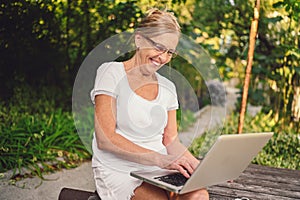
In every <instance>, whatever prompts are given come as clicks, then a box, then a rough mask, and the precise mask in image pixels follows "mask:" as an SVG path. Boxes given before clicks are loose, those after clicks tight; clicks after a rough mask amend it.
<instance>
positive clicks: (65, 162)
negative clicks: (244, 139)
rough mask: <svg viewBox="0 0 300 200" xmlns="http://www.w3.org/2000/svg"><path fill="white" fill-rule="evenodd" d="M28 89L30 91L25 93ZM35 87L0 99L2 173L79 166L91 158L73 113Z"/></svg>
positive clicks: (17, 91) (43, 170)
mask: <svg viewBox="0 0 300 200" xmlns="http://www.w3.org/2000/svg"><path fill="white" fill-rule="evenodd" d="M24 91H26V92H24ZM50 93H51V92H48V93H40V94H38V92H36V91H33V90H32V88H27V87H26V86H25V87H23V88H19V89H17V90H15V94H14V96H13V98H12V99H11V100H10V101H9V103H7V104H5V103H4V102H0V138H1V140H0V172H4V171H7V170H10V169H14V171H15V172H16V171H17V170H18V171H19V172H20V173H21V169H22V168H23V167H25V168H27V169H29V170H30V171H31V172H32V173H34V174H37V175H39V176H42V172H46V171H53V170H55V169H58V168H69V167H74V166H76V164H77V163H79V162H81V161H83V160H84V159H87V158H90V155H89V154H88V152H87V151H86V149H85V147H84V145H82V143H81V141H80V138H79V136H78V134H77V132H76V128H75V126H74V122H73V117H72V113H71V112H70V111H66V110H65V109H62V108H61V107H57V106H56V105H55V102H54V101H53V100H52V99H51V98H48V97H47V94H50Z"/></svg>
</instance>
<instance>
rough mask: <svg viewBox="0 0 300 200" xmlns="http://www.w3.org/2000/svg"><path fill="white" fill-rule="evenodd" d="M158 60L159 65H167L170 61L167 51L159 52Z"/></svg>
mask: <svg viewBox="0 0 300 200" xmlns="http://www.w3.org/2000/svg"><path fill="white" fill-rule="evenodd" d="M159 59H160V61H161V63H167V62H169V61H170V56H169V54H168V51H165V52H161V53H160V54H159Z"/></svg>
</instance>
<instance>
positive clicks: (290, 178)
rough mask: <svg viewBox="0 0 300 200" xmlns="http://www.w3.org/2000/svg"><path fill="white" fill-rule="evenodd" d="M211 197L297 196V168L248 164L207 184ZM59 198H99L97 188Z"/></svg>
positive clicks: (285, 199)
mask: <svg viewBox="0 0 300 200" xmlns="http://www.w3.org/2000/svg"><path fill="white" fill-rule="evenodd" d="M208 192H209V194H210V199H211V200H247V199H249V200H267V199H268V200H270V199H271V200H273V199H274V200H277V199H278V200H295V199H300V170H289V169H280V168H274V167H266V166H260V165H254V164H250V165H249V166H248V168H247V169H246V170H245V171H244V172H243V173H242V175H241V176H240V177H239V178H237V179H236V180H234V181H233V182H229V183H223V184H218V185H215V186H211V187H208ZM59 200H101V199H100V198H99V197H98V195H97V193H96V192H89V191H83V190H76V189H71V188H63V189H62V190H61V192H60V195H59Z"/></svg>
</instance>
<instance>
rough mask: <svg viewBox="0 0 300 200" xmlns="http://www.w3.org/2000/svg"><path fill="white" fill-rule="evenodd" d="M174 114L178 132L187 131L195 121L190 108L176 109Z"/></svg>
mask: <svg viewBox="0 0 300 200" xmlns="http://www.w3.org/2000/svg"><path fill="white" fill-rule="evenodd" d="M176 115H177V125H178V131H179V132H182V131H187V130H188V128H190V127H191V126H192V125H193V124H194V123H195V122H196V117H195V115H194V113H193V112H192V111H190V110H184V111H183V110H182V109H178V110H177V113H176Z"/></svg>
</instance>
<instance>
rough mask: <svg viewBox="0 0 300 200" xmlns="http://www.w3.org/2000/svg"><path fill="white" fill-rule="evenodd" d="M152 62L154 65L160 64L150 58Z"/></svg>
mask: <svg viewBox="0 0 300 200" xmlns="http://www.w3.org/2000/svg"><path fill="white" fill-rule="evenodd" d="M152 63H153V64H154V65H156V66H159V65H160V63H159V62H156V61H154V60H152Z"/></svg>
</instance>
